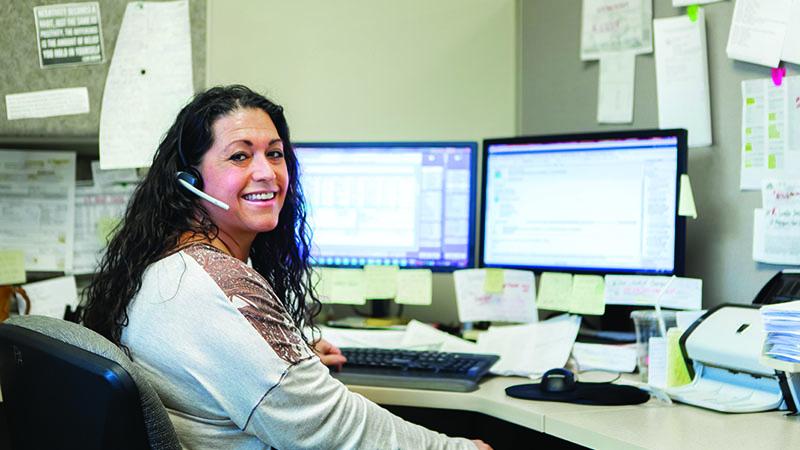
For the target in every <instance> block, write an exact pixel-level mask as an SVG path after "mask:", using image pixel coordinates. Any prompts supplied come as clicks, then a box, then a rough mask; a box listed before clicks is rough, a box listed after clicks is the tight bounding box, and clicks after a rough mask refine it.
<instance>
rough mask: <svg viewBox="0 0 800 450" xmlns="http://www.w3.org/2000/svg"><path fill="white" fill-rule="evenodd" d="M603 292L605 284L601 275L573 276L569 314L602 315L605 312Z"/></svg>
mask: <svg viewBox="0 0 800 450" xmlns="http://www.w3.org/2000/svg"><path fill="white" fill-rule="evenodd" d="M604 292H605V282H604V281H603V276H602V275H575V276H574V277H573V279H572V293H571V295H570V304H569V312H571V313H574V314H589V315H596V316H599V315H602V314H603V313H604V312H605V311H606V302H605V300H604V298H603V294H604Z"/></svg>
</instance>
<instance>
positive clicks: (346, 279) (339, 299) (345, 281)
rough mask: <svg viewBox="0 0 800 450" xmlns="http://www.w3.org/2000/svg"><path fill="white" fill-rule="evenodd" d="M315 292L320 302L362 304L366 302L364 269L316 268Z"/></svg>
mask: <svg viewBox="0 0 800 450" xmlns="http://www.w3.org/2000/svg"><path fill="white" fill-rule="evenodd" d="M315 273H317V274H318V275H317V276H318V277H319V281H318V282H317V284H316V286H317V293H318V295H319V296H320V301H321V302H322V303H338V304H346V305H363V304H365V303H366V302H367V298H366V288H365V286H364V271H363V270H361V269H335V268H330V267H321V268H319V269H317V272H315Z"/></svg>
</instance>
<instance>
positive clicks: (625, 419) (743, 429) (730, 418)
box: [349, 377, 800, 450]
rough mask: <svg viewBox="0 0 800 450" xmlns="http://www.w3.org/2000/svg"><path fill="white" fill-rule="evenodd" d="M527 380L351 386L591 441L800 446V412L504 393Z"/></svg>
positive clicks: (389, 400) (385, 399)
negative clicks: (473, 385) (584, 401)
mask: <svg viewBox="0 0 800 450" xmlns="http://www.w3.org/2000/svg"><path fill="white" fill-rule="evenodd" d="M526 382H530V380H526V379H524V378H515V377H495V378H490V379H488V380H486V381H484V382H483V383H481V387H480V389H478V390H477V391H475V392H470V393H458V392H441V391H422V390H415V389H395V388H379V387H372V386H355V385H351V386H349V388H350V390H352V391H354V392H358V393H360V394H362V395H364V396H365V397H367V398H369V399H370V400H372V401H374V402H375V403H378V404H382V405H390V406H408V407H415V408H437V409H451V410H462V411H470V412H475V413H480V414H484V415H487V416H491V417H495V418H497V419H500V420H503V421H505V422H510V423H513V424H516V425H520V426H523V427H525V428H528V429H531V430H535V431H538V432H542V433H546V434H548V435H551V436H555V437H558V438H561V439H565V440H568V441H570V442H574V443H577V444H580V445H584V446H586V447H591V448H613V449H642V448H656V449H682V450H683V449H711V448H730V449H734V448H747V449H749V448H754V449H759V450H766V449H791V448H800V417H796V416H795V417H786V416H785V414H786V413H785V412H780V411H771V412H766V413H757V414H724V413H718V412H715V411H709V410H705V409H701V408H696V407H693V406H688V405H681V404H677V403H676V404H674V405H668V404H665V403H663V402H661V401H659V400H655V399H651V400H650V401H649V402H647V403H645V404H643V405H635V406H587V405H574V404H569V403H556V402H541V401H531V400H520V399H515V398H510V397H507V396H506V394H505V388H506V387H508V386H511V385H514V384H520V383H526ZM490 444H491V442H490Z"/></svg>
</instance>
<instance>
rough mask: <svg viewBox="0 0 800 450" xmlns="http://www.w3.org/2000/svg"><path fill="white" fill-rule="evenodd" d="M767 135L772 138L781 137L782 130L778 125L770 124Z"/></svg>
mask: <svg viewBox="0 0 800 450" xmlns="http://www.w3.org/2000/svg"><path fill="white" fill-rule="evenodd" d="M767 135H768V136H769V138H770V139H780V138H781V132H780V130H778V127H777V126H776V125H770V126H769V129H768V131H767Z"/></svg>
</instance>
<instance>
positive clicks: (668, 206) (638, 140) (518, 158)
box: [479, 130, 686, 275]
mask: <svg viewBox="0 0 800 450" xmlns="http://www.w3.org/2000/svg"><path fill="white" fill-rule="evenodd" d="M483 158H484V159H483V188H482V197H483V205H484V207H483V215H482V218H481V223H482V233H483V236H482V241H481V246H480V247H481V249H480V252H479V253H480V263H481V265H482V266H487V267H518V268H525V269H533V270H541V271H544V270H555V271H566V272H589V273H603V274H605V273H642V274H652V275H672V274H676V275H682V273H683V259H684V257H683V254H684V241H685V219H684V218H683V217H680V216H678V214H677V209H678V186H679V177H680V175H681V174H683V173H686V131H685V130H640V131H625V132H612V133H594V134H575V135H560V136H534V137H520V138H508V139H489V140H486V141H485V142H484V156H483Z"/></svg>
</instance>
